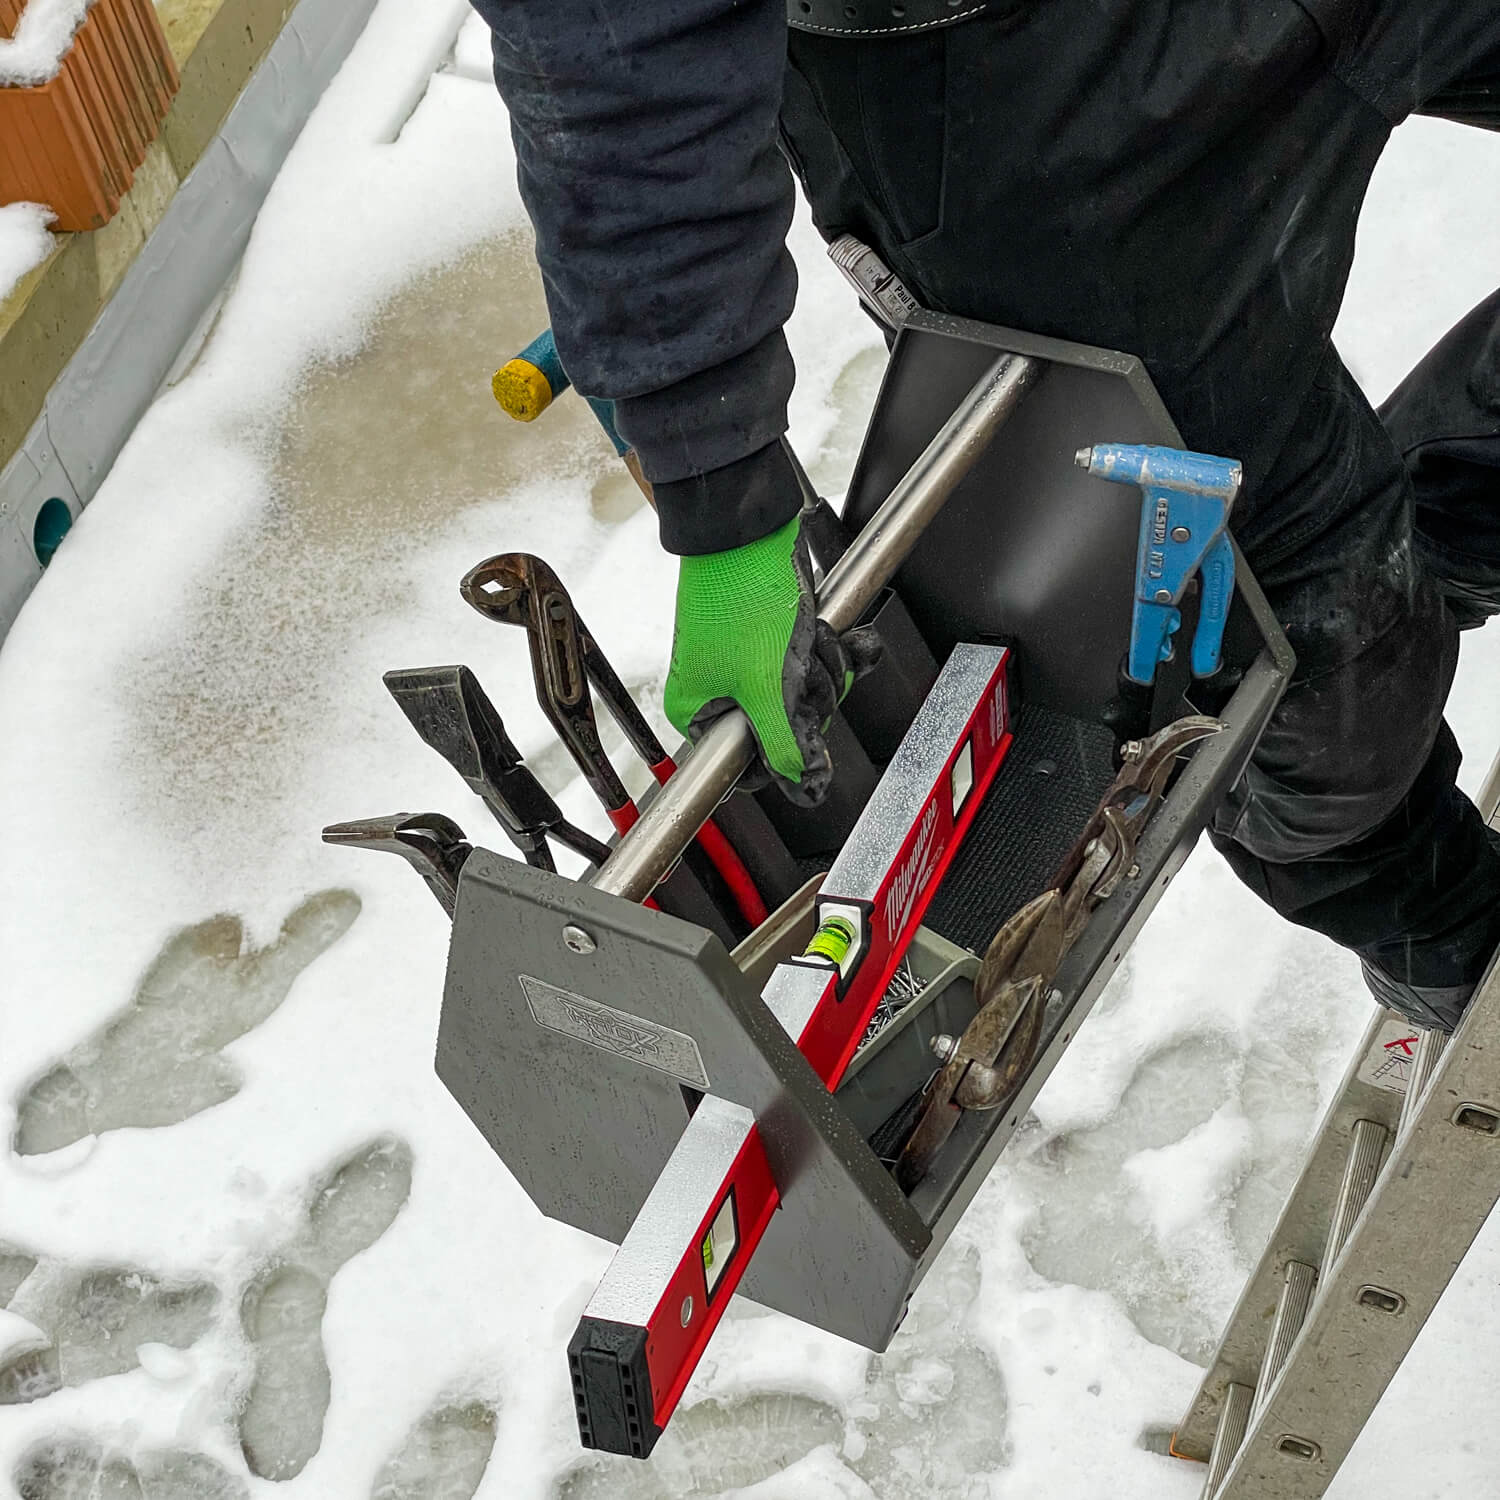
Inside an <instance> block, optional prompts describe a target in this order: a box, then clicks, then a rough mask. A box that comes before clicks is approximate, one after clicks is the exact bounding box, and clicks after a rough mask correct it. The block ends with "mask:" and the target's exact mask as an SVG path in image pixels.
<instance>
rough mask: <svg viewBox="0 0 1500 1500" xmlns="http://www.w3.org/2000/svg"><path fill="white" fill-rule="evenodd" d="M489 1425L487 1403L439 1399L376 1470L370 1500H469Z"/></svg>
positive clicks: (492, 1418) (480, 1473)
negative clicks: (377, 1470) (379, 1468)
mask: <svg viewBox="0 0 1500 1500" xmlns="http://www.w3.org/2000/svg"><path fill="white" fill-rule="evenodd" d="M495 1427H496V1412H495V1408H494V1407H493V1406H492V1405H490V1403H489V1402H487V1401H481V1400H478V1399H470V1400H462V1399H460V1400H456V1401H450V1400H446V1399H439V1400H438V1401H437V1402H436V1404H434V1405H433V1406H432V1407H431V1408H429V1409H428V1411H427V1412H426V1413H424V1415H423V1416H422V1417H421V1418H420V1420H419V1421H418V1422H417V1424H416V1426H415V1427H413V1428H412V1430H411V1431H410V1432H409V1433H408V1434H407V1435H406V1440H405V1442H403V1443H402V1445H401V1446H400V1448H398V1449H397V1450H396V1452H395V1453H393V1454H392V1455H391V1456H390V1458H389V1459H387V1460H386V1462H385V1464H384V1465H383V1466H382V1467H381V1470H380V1473H379V1474H377V1475H376V1476H375V1487H374V1488H373V1489H372V1490H371V1491H370V1500H473V1495H474V1492H475V1490H477V1489H478V1488H479V1481H480V1480H481V1479H483V1478H484V1471H485V1468H486V1466H487V1465H488V1464H489V1461H490V1452H491V1450H492V1449H493V1448H494V1446H495Z"/></svg>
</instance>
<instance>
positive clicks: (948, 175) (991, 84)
mask: <svg viewBox="0 0 1500 1500" xmlns="http://www.w3.org/2000/svg"><path fill="white" fill-rule="evenodd" d="M1417 111H1420V112H1425V113H1429V114H1441V115H1446V116H1448V117H1450V118H1455V119H1461V120H1463V121H1464V122H1466V123H1469V124H1475V125H1479V126H1484V127H1489V128H1492V129H1494V128H1500V3H1497V0H1301V3H1299V0H1024V3H1015V0H1010V3H1004V0H1000V3H993V4H991V6H990V7H989V9H988V11H987V12H986V13H985V14H984V15H982V16H981V17H979V18H977V19H974V20H970V21H965V22H963V23H960V24H957V25H954V26H951V27H947V28H942V29H938V30H934V31H931V32H927V33H923V34H920V35H915V36H909V37H897V38H885V39H870V40H856V39H852V38H843V37H817V36H811V35H805V34H801V33H796V32H794V33H793V34H792V38H791V43H790V48H789V68H788V72H787V81H786V92H785V99H784V103H783V110H782V126H783V145H784V147H785V149H786V151H787V154H788V155H789V157H790V158H791V159H792V162H793V165H794V167H795V168H796V170H797V172H798V174H799V175H800V177H801V178H802V181H803V185H804V188H805V189H806V192H807V194H808V197H809V199H810V200H811V203H812V206H813V213H814V217H815V218H816V220H817V221H818V225H819V227H820V229H821V230H822V231H823V232H824V233H825V234H827V235H830V236H832V235H835V234H838V233H842V232H845V231H848V232H850V233H853V234H855V235H857V236H859V237H860V238H861V239H863V240H865V241H867V242H869V243H871V244H873V245H874V246H876V247H877V248H878V249H879V250H880V252H881V253H882V255H883V256H884V257H885V258H886V260H887V261H888V262H889V263H890V264H891V266H892V267H893V269H895V270H896V271H897V272H898V274H899V275H900V276H901V277H902V278H903V279H904V280H905V281H906V282H907V283H908V284H909V285H910V286H911V288H912V289H913V291H914V292H916V293H917V294H918V296H919V297H920V298H921V299H922V301H923V302H925V303H926V304H927V305H928V306H930V307H933V308H936V309H941V310H944V311H948V312H953V313H956V314H961V315H965V316H969V317H974V318H979V319H983V320H985V321H987V322H992V323H999V324H1004V325H1008V326H1012V327H1019V328H1026V329H1028V330H1031V331H1034V332H1038V333H1043V334H1050V335H1054V336H1057V337H1061V338H1067V339H1073V340H1078V341H1081V342H1084V343H1090V344H1099V345H1105V346H1108V347H1111V348H1118V349H1124V350H1128V351H1130V352H1131V353H1134V354H1138V355H1140V356H1141V357H1142V358H1143V359H1144V360H1145V362H1146V364H1147V366H1148V368H1149V369H1150V371H1151V374H1152V376H1153V378H1154V379H1155V381H1156V384H1157V387H1158V389H1159V390H1160V392H1161V395H1162V397H1163V399H1164V400H1165V402H1166V405H1167V408H1168V410H1169V411H1171V413H1172V415H1173V417H1174V418H1175V419H1176V422H1177V425H1178V426H1179V428H1180V429H1181V431H1182V434H1183V437H1184V439H1185V441H1186V442H1187V444H1188V445H1189V446H1190V447H1193V448H1197V449H1200V450H1204V451H1207V452H1211V453H1222V454H1227V455H1229V456H1231V457H1235V458H1238V459H1241V460H1242V461H1243V463H1244V466H1245V474H1246V483H1245V490H1244V493H1243V495H1242V497H1241V499H1240V501H1239V502H1238V504H1237V506H1236V515H1235V518H1234V528H1235V532H1236V535H1237V536H1238V539H1239V541H1240V544H1241V546H1242V547H1243V548H1244V550H1245V554H1246V556H1247V557H1248V559H1249V561H1250V564H1251V566H1252V567H1253V569H1254V570H1255V572H1256V575H1257V577H1258V578H1259V580H1260V582H1261V584H1262V586H1263V587H1264V588H1265V591H1266V593H1267V595H1268V597H1269V598H1270V600H1271V603H1272V605H1273V607H1274V608H1275V610H1276V612H1277V615H1278V617H1279V618H1280V620H1281V622H1282V624H1283V626H1284V627H1285V629H1286V632H1287V635H1288V637H1289V638H1290V640H1291V643H1292V645H1293V647H1294V648H1295V650H1296V652H1297V658H1298V667H1297V672H1296V676H1295V679H1294V681H1293V684H1292V686H1291V688H1290V689H1289V691H1288V693H1287V695H1286V698H1285V700H1284V701H1283V704H1282V706H1281V708H1280V709H1279V711H1278V712H1277V714H1276V716H1275V718H1274V720H1273V722H1272V724H1271V726H1270V728H1269V729H1268V731H1267V733H1266V735H1265V738H1264V740H1263V741H1262V744H1261V746H1260V748H1259V751H1258V752H1257V754H1256V756H1255V759H1254V763H1253V765H1252V767H1251V769H1250V771H1249V773H1248V776H1247V778H1246V780H1245V782H1244V783H1243V785H1242V786H1241V787H1240V788H1239V790H1238V791H1237V792H1236V794H1235V795H1234V797H1233V798H1232V799H1231V802H1230V804H1229V805H1228V806H1227V807H1226V808H1225V809H1224V810H1223V811H1222V812H1221V814H1220V818H1219V821H1218V826H1217V828H1216V831H1215V840H1216V842H1217V843H1218V844H1219V846H1220V848H1221V849H1223V851H1224V852H1225V854H1226V855H1227V856H1228V858H1229V860H1230V862H1231V864H1232V865H1233V866H1234V868H1235V869H1236V871H1237V872H1238V873H1239V874H1240V875H1241V876H1242V877H1243V878H1244V879H1245V880H1246V881H1247V882H1248V883H1249V884H1250V885H1251V886H1252V887H1253V888H1254V889H1255V890H1256V891H1257V892H1259V894H1260V895H1262V896H1263V897H1265V899H1266V900H1268V901H1269V902H1270V903H1271V904H1272V905H1273V906H1275V907H1276V908H1277V909H1278V910H1279V911H1281V912H1282V913H1283V914H1285V915H1286V916H1288V917H1290V918H1291V919H1292V920H1294V921H1296V922H1300V923H1302V924H1304V925H1306V926H1310V927H1314V928H1317V929H1318V930H1320V931H1322V932H1325V933H1327V934H1329V935H1330V936H1331V937H1333V938H1335V939H1337V940H1338V941H1339V942H1341V943H1343V944H1345V945H1346V946H1348V947H1350V948H1353V949H1354V950H1356V951H1357V952H1358V953H1359V954H1360V955H1361V956H1363V957H1364V958H1366V959H1368V960H1370V961H1371V962H1373V963H1375V964H1376V965H1377V966H1379V967H1380V968H1381V969H1383V970H1385V971H1386V972H1387V973H1389V974H1391V975H1393V976H1394V977H1396V978H1398V979H1400V980H1402V981H1404V982H1406V983H1409V984H1413V985H1420V986H1423V987H1447V986H1453V985H1461V984H1465V983H1469V982H1472V981H1473V980H1475V979H1477V978H1478V977H1479V974H1480V973H1481V971H1482V970H1483V968H1484V965H1485V963H1486V960H1487V959H1488V956H1489V954H1490V953H1491V951H1492V950H1493V949H1494V947H1495V945H1496V942H1497V940H1500V852H1497V851H1496V850H1495V849H1494V848H1493V847H1492V846H1491V844H1490V843H1489V841H1488V839H1487V837H1486V835H1485V833H1484V829H1483V827H1482V824H1481V822H1480V819H1479V816H1478V813H1477V812H1476V810H1475V809H1474V807H1473V805H1472V804H1471V803H1470V802H1469V801H1468V800H1467V799H1466V798H1465V797H1463V796H1462V795H1461V794H1460V793H1459V792H1458V791H1457V790H1456V788H1455V786H1454V775H1455V773H1456V771H1457V768H1458V763H1459V756H1458V749H1457V745H1456V744H1455V742H1454V739H1453V736H1452V734H1451V733H1450V732H1449V731H1448V728H1447V726H1446V725H1445V724H1444V723H1443V719H1442V714H1443V704H1444V700H1445V698H1446V696H1447V693H1448V689H1449V686H1450V684H1451V682H1452V677H1453V670H1454V665H1455V662H1456V659H1457V631H1458V624H1459V623H1460V622H1461V623H1464V624H1470V623H1477V622H1478V621H1479V620H1481V619H1483V618H1485V617H1486V616H1487V615H1489V614H1491V613H1494V612H1496V611H1497V610H1500V296H1497V297H1495V298H1492V299H1490V300H1489V301H1488V302H1487V303H1486V304H1484V305H1483V306H1481V307H1480V308H1478V309H1476V310H1475V312H1474V313H1473V314H1471V315H1470V317H1469V318H1468V319H1467V320H1466V321H1465V322H1464V324H1462V325H1461V326H1460V327H1459V328H1458V329H1456V330H1455V331H1454V332H1453V333H1452V334H1451V335H1450V336H1449V337H1448V338H1447V339H1446V340H1445V341H1444V342H1443V344H1441V345H1440V346H1439V347H1438V348H1437V349H1436V350H1434V351H1433V353H1432V354H1431V355H1430V356H1429V357H1428V358H1427V360H1426V361H1425V362H1424V363H1423V364H1422V365H1421V366H1420V367H1419V368H1418V369H1417V370H1416V371H1415V372H1414V373H1413V374H1412V376H1411V377H1410V378H1409V379H1408V381H1407V382H1406V383H1405V384H1404V385H1403V386H1402V388H1401V389H1400V390H1399V391H1398V392H1397V393H1396V395H1395V396H1394V397H1392V399H1391V401H1390V402H1389V403H1388V405H1387V407H1386V409H1385V410H1384V412H1383V413H1381V414H1380V415H1378V416H1377V414H1376V413H1375V412H1374V411H1373V410H1372V409H1371V408H1370V405H1369V403H1368V402H1367V401H1366V400H1365V399H1364V397H1363V395H1362V394H1361V392H1360V390H1359V388H1358V386H1357V385H1356V384H1355V382H1354V380H1353V379H1352V377H1351V376H1350V375H1349V373H1348V371H1347V370H1346V369H1345V368H1344V366H1343V364H1342V362H1341V361H1340V359H1339V356H1338V354H1337V353H1336V352H1335V350H1334V348H1333V345H1332V343H1331V340H1330V332H1331V330H1332V327H1333V323H1334V319H1335V316H1336V315H1337V313H1338V309H1339V303H1340V300H1341V298H1342V296H1343V291H1344V285H1345V281H1346V278H1347V276H1348V272H1349V266H1350V262H1351V259H1352V257H1353V251H1354V231H1355V223H1356V220H1357V218H1358V214H1359V209H1360V204H1361V201H1362V199H1363V196H1364V194H1365V191H1366V187H1367V185H1368V182H1369V178H1370V174H1371V171H1372V170H1373V168H1374V166H1375V163H1376V160H1377V158H1378V157H1379V155H1380V152H1381V149H1382V148H1383V146H1384V145H1385V142H1386V139H1387V137H1388V135H1389V133H1390V130H1391V128H1392V127H1393V126H1394V125H1395V124H1396V123H1398V122H1399V121H1400V120H1401V119H1402V118H1404V117H1405V116H1406V115H1408V114H1410V113H1413V112H1417ZM1471 190H1472V191H1476V192H1485V193H1495V192H1497V191H1500V182H1490V183H1474V184H1472V186H1471ZM1474 253H1475V254H1476V255H1488V256H1489V257H1491V258H1492V260H1493V262H1494V265H1495V268H1496V280H1497V282H1500V246H1495V245H1490V246H1476V247H1474Z"/></svg>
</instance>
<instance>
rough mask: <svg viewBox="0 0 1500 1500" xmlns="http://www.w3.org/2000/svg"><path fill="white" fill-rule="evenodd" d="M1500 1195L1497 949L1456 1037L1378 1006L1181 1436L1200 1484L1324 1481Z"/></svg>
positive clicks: (1495, 793) (1242, 1498) (1288, 1492)
mask: <svg viewBox="0 0 1500 1500" xmlns="http://www.w3.org/2000/svg"><path fill="white" fill-rule="evenodd" d="M1479 806H1480V811H1481V812H1482V813H1483V815H1484V818H1485V820H1486V822H1487V823H1489V825H1490V826H1491V827H1497V826H1500V812H1497V808H1500V755H1497V757H1496V759H1495V763H1494V765H1493V766H1492V767H1491V768H1490V773H1489V776H1488V777H1487V779H1486V782H1485V786H1484V790H1483V791H1482V792H1481V794H1480V798H1479ZM1497 1200H1500V962H1495V963H1492V964H1491V966H1490V969H1489V972H1488V974H1487V975H1486V976H1485V978H1484V981H1483V982H1482V983H1481V985H1480V987H1479V989H1478V991H1477V992H1476V994H1475V996H1474V999H1473V1001H1472V1002H1471V1004H1470V1006H1469V1009H1468V1011H1467V1012H1466V1013H1465V1015H1464V1018H1463V1021H1462V1023H1461V1024H1460V1025H1459V1028H1458V1030H1457V1032H1456V1033H1455V1034H1454V1036H1453V1038H1452V1040H1451V1041H1450V1040H1449V1039H1448V1038H1446V1037H1444V1036H1443V1035H1442V1034H1440V1033H1438V1032H1426V1031H1422V1030H1421V1029H1420V1028H1417V1027H1414V1026H1412V1025H1410V1024H1409V1023H1407V1022H1406V1021H1403V1020H1401V1019H1400V1018H1398V1017H1396V1016H1395V1015H1393V1013H1391V1012H1389V1011H1386V1010H1377V1012H1376V1014H1375V1017H1374V1019H1373V1020H1372V1021H1371V1022H1370V1025H1369V1027H1368V1028H1367V1030H1366V1032H1365V1035H1364V1037H1363V1039H1362V1040H1361V1041H1360V1044H1359V1047H1358V1048H1357V1049H1356V1051H1355V1054H1354V1057H1353V1059H1352V1061H1351V1062H1350V1064H1349V1067H1348V1070H1347V1071H1346V1073H1345V1075H1344V1080H1343V1083H1342V1085H1341V1086H1340V1088H1339V1091H1338V1093H1337V1095H1336V1096H1335V1098H1334V1100H1333V1103H1332V1104H1331V1105H1330V1106H1329V1108H1328V1112H1327V1114H1326V1115H1325V1116H1324V1119H1323V1123H1322V1125H1321V1126H1320V1127H1319V1130H1318V1134H1317V1137H1316V1139H1315V1140H1314V1142H1313V1144H1312V1147H1311V1149H1310V1150H1309V1152H1308V1156H1307V1160H1306V1161H1305V1162H1304V1163H1303V1166H1302V1172H1301V1175H1300V1176H1299V1177H1298V1179H1297V1182H1296V1185H1295V1186H1294V1187H1293V1188H1292V1191H1291V1195H1290V1197H1288V1199H1287V1202H1286V1206H1285V1207H1284V1208H1283V1209H1282V1211H1281V1216H1280V1218H1279V1219H1278V1220H1277V1222H1276V1227H1275V1228H1274V1229H1273V1230H1272V1232H1271V1237H1270V1240H1269V1241H1268V1242H1267V1245H1266V1249H1265V1252H1264V1254H1263V1255H1262V1256H1261V1260H1260V1264H1259V1265H1258V1266H1257V1267H1256V1268H1255V1270H1254V1272H1253V1273H1252V1274H1251V1276H1250V1279H1249V1280H1248V1281H1247V1282H1246V1284H1245V1289H1244V1291H1243V1292H1242V1293H1241V1294H1240V1298H1239V1301H1238V1303H1237V1304H1236V1305H1235V1309H1234V1312H1233V1314H1232V1315H1231V1316H1230V1319H1229V1324H1228V1326H1227V1328H1226V1329H1225V1332H1224V1336H1223V1338H1222V1340H1221V1341H1220V1344H1219V1348H1218V1351H1217V1353H1216V1354H1215V1355H1214V1359H1213V1363H1212V1364H1211V1365H1210V1366H1209V1369H1208V1372H1207V1374H1206V1375H1205V1377H1204V1379H1203V1383H1202V1384H1201V1386H1200V1387H1199V1389H1198V1394H1197V1396H1196V1397H1195V1398H1194V1400H1193V1403H1192V1405H1191V1406H1190V1407H1189V1408H1188V1412H1187V1415H1186V1416H1185V1417H1184V1418H1183V1420H1182V1422H1181V1424H1180V1425H1179V1427H1178V1429H1177V1432H1176V1434H1175V1436H1174V1438H1173V1442H1172V1452H1173V1453H1174V1454H1176V1455H1177V1456H1178V1457H1181V1458H1190V1459H1197V1460H1200V1461H1204V1462H1207V1464H1208V1475H1207V1479H1206V1481H1205V1484H1204V1489H1203V1500H1317V1497H1319V1496H1321V1495H1322V1494H1323V1493H1324V1492H1325V1490H1327V1488H1328V1486H1329V1485H1330V1484H1331V1483H1332V1482H1333V1477H1334V1475H1335V1474H1336V1473H1337V1472H1338V1469H1339V1465H1340V1464H1342V1463H1343V1461H1344V1459H1345V1457H1346V1456H1347V1455H1348V1452H1349V1450H1350V1448H1352V1447H1353V1446H1354V1442H1355V1439H1356V1438H1357V1437H1358V1436H1359V1434H1360V1432H1361V1431H1362V1430H1363V1428H1364V1425H1365V1423H1366V1422H1367V1421H1368V1420H1369V1417H1370V1413H1371V1412H1372V1411H1374V1409H1375V1406H1376V1404H1377V1403H1378V1402H1379V1400H1380V1397H1381V1395H1382V1394H1383V1393H1384V1391H1385V1388H1386V1386H1387V1385H1388V1384H1389V1383H1390V1381H1391V1378H1392V1377H1393V1376H1394V1375H1395V1373H1396V1371H1397V1369H1398V1368H1399V1367H1400V1365H1401V1362H1402V1360H1403V1359H1405V1358H1406V1355H1407V1352H1408V1351H1409V1350H1410V1348H1411V1346H1412V1344H1413V1343H1414V1342H1415V1340H1416V1337H1417V1334H1418V1333H1420V1332H1421V1329H1422V1325H1423V1324H1424V1323H1425V1322H1426V1321H1427V1318H1428V1315H1429V1314H1430V1313H1431V1311H1432V1309H1433V1308H1434V1307H1435V1306H1436V1305H1437V1301H1438V1298H1439V1297H1441V1296H1442V1295H1443V1292H1444V1291H1445V1290H1446V1288H1447V1286H1448V1283H1449V1281H1450V1280H1451V1279H1452V1277H1453V1273H1454V1271H1456V1270H1457V1269H1458V1264H1459V1262H1460V1261H1461V1260H1462V1259H1463V1257H1464V1255H1465V1253H1466V1252H1467V1250H1468V1248H1469V1246H1470V1245H1471V1244H1472V1243H1473V1241H1474V1237H1475V1236H1476V1235H1477V1234H1478V1233H1479V1230H1480V1228H1481V1226H1482V1225H1483V1224H1484V1221H1485V1218H1486V1217H1487V1216H1488V1214H1489V1212H1490V1210H1491V1209H1492V1208H1493V1207H1494V1206H1495V1203H1496V1201H1497Z"/></svg>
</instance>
